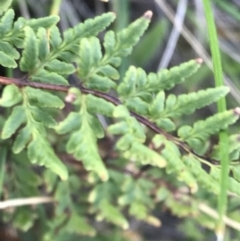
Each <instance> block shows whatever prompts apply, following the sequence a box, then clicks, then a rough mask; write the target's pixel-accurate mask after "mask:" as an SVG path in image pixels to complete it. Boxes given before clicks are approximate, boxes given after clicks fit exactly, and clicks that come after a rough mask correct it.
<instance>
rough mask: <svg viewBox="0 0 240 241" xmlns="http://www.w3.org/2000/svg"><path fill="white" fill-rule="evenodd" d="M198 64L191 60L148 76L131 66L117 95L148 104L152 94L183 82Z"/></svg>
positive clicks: (194, 70) (195, 69)
mask: <svg viewBox="0 0 240 241" xmlns="http://www.w3.org/2000/svg"><path fill="white" fill-rule="evenodd" d="M200 64H201V62H199V61H198V60H191V61H189V62H187V63H184V64H181V65H179V66H177V67H173V68H171V69H170V70H160V72H159V73H158V74H154V73H150V74H148V75H146V73H145V71H144V70H142V69H141V68H136V67H134V66H131V67H130V68H129V69H128V71H127V72H126V74H125V77H124V79H123V81H122V82H121V84H120V85H119V86H118V88H117V91H118V94H119V95H120V97H121V99H122V100H125V99H129V98H134V97H139V98H141V99H142V100H144V101H146V102H149V101H151V100H152V99H153V97H152V94H153V93H158V92H160V91H161V90H164V89H167V90H168V89H171V88H172V87H174V85H175V84H178V83H181V82H183V81H184V80H185V79H186V78H187V77H189V76H191V75H192V74H193V73H195V72H196V71H197V70H198V69H199V67H200Z"/></svg>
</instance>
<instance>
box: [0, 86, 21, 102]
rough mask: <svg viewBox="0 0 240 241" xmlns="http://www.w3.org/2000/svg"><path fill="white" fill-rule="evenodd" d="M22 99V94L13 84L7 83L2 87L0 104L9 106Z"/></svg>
mask: <svg viewBox="0 0 240 241" xmlns="http://www.w3.org/2000/svg"><path fill="white" fill-rule="evenodd" d="M21 101H22V95H21V93H20V91H19V89H18V88H17V86H15V85H8V86H6V87H5V88H4V90H3V93H2V98H1V99H0V106H3V107H11V106H13V105H16V104H18V103H19V102H21Z"/></svg>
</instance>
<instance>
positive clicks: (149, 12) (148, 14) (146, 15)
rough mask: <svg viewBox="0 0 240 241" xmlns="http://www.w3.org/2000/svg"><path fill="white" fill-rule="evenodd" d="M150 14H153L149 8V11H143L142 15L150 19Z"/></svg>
mask: <svg viewBox="0 0 240 241" xmlns="http://www.w3.org/2000/svg"><path fill="white" fill-rule="evenodd" d="M152 15H153V12H152V11H150V10H149V11H147V12H145V13H144V15H143V17H144V18H147V19H151V18H152Z"/></svg>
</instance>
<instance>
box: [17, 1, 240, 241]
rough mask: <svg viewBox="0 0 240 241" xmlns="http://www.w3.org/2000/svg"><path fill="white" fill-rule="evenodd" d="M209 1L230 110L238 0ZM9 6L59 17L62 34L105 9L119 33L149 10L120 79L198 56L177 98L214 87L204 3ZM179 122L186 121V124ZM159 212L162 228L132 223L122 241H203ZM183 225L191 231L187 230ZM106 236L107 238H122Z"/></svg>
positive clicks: (239, 95) (237, 53) (238, 84)
mask: <svg viewBox="0 0 240 241" xmlns="http://www.w3.org/2000/svg"><path fill="white" fill-rule="evenodd" d="M60 2H61V5H60V6H61V7H60V10H59V12H58V9H57V8H56V6H58V4H59V3H60ZM212 3H213V8H214V13H215V20H216V25H217V30H218V36H219V41H220V47H221V53H222V62H223V69H224V73H225V76H224V80H225V83H226V85H228V86H229V87H230V88H231V93H230V94H229V96H228V108H232V107H233V106H237V105H238V106H239V105H240V81H239V79H240V67H239V66H240V65H239V62H240V44H239V42H240V15H239V11H240V0H221V1H219V0H212ZM13 7H14V9H15V11H16V13H17V14H18V15H19V16H23V17H25V18H38V17H43V16H47V15H49V14H59V15H60V18H61V21H60V22H59V27H60V29H61V30H62V31H64V30H65V29H68V28H69V27H72V26H74V25H76V24H77V23H79V22H83V21H84V20H85V19H88V18H92V17H94V16H96V15H100V14H102V13H104V12H108V11H113V12H115V13H116V15H117V19H116V21H115V22H114V24H113V25H112V26H111V27H110V28H112V29H113V30H115V31H118V30H120V29H122V28H124V27H126V26H127V25H128V24H129V23H130V22H132V21H133V20H135V19H136V18H138V17H140V16H141V15H143V14H144V12H146V11H147V10H151V11H152V12H153V19H152V22H151V25H150V27H149V29H148V31H147V32H146V33H145V35H144V36H143V38H142V39H141V41H140V42H139V43H138V45H137V46H136V47H135V48H134V50H133V54H132V55H131V56H130V57H128V58H125V59H124V61H123V64H122V66H121V69H120V73H121V76H123V75H124V73H125V71H126V69H127V68H128V67H129V66H130V65H135V66H138V67H142V68H144V69H145V70H146V71H147V72H157V71H159V70H160V69H162V68H170V67H172V66H175V65H179V64H180V63H183V62H185V61H188V60H190V59H196V58H202V59H203V61H204V64H203V66H202V68H201V69H200V70H199V71H198V72H197V74H195V75H194V76H192V77H191V78H189V79H188V80H187V81H186V82H185V83H184V84H182V85H181V86H177V87H176V88H175V89H174V90H173V91H174V92H175V93H176V94H180V93H188V92H191V91H196V90H199V89H202V88H206V87H210V86H213V84H214V80H213V74H212V62H211V57H210V54H209V47H208V38H207V31H206V22H205V18H204V11H203V6H202V0H168V1H164V0H109V1H107V0H104V1H100V0H62V1H61V0H55V1H54V0H51V1H50V0H38V1H36V0H18V1H17V0H16V1H13ZM103 34H104V33H102V34H101V35H100V38H102V37H103ZM214 112H215V106H210V107H207V108H205V109H204V110H201V111H198V112H196V115H195V116H193V118H192V119H191V123H192V122H193V121H194V119H203V118H205V117H206V116H209V115H211V113H214ZM181 122H184V123H186V122H188V120H181ZM233 131H234V130H233ZM235 132H236V131H235ZM162 212H163V211H162ZM162 212H160V211H159V210H156V213H155V214H156V216H159V218H160V219H161V221H162V226H161V227H160V228H154V227H151V226H148V225H146V224H144V225H143V224H141V223H135V222H134V221H133V222H132V230H134V231H131V232H126V233H125V234H124V235H125V237H126V240H133V241H138V240H139V241H140V240H143V239H142V238H143V237H145V239H144V240H149V241H150V240H164V241H168V240H169V241H171V240H185V241H187V240H189V241H190V240H203V239H201V237H195V238H194V235H200V233H199V232H194V227H193V226H192V224H191V223H187V221H186V223H185V224H184V232H183V231H182V227H183V226H182V223H183V222H182V221H181V222H180V221H179V220H178V219H177V218H175V217H173V216H172V215H171V213H169V212H168V211H165V212H164V213H162ZM186 227H189V228H188V230H186ZM202 231H204V230H202ZM206 232H207V231H206ZM186 235H187V236H186ZM116 237H118V235H117V234H116ZM159 237H161V239H159ZM204 237H207V236H204ZM109 238H110V239H109V240H120V239H117V238H113V237H109ZM208 238H209V239H204V240H211V237H209V236H208ZM86 240H87V239H86ZM91 240H93V239H91ZM104 240H106V239H104ZM121 240H122V239H121Z"/></svg>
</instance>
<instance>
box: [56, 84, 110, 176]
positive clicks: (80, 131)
mask: <svg viewBox="0 0 240 241" xmlns="http://www.w3.org/2000/svg"><path fill="white" fill-rule="evenodd" d="M69 93H70V94H74V95H75V96H77V101H75V104H77V105H80V110H79V112H72V113H71V114H70V115H69V116H68V117H67V118H66V119H65V120H63V121H62V122H60V123H59V125H58V126H57V127H56V131H57V132H58V133H60V134H63V133H68V132H72V133H71V135H70V138H69V141H68V143H67V152H68V153H70V154H73V155H74V157H75V158H76V159H77V160H81V161H82V162H83V164H84V166H85V168H86V170H88V171H94V172H96V173H97V174H98V175H99V177H100V178H101V179H102V180H104V181H106V180H107V179H108V173H107V170H106V168H105V166H104V164H103V161H102V159H101V157H100V155H99V153H98V147H97V139H98V138H102V137H103V136H104V132H103V129H102V126H101V124H100V123H99V120H98V119H97V118H96V117H95V115H92V114H90V113H89V112H88V108H87V97H86V96H85V95H81V93H80V92H79V90H78V89H75V88H72V89H70V90H69ZM90 98H91V97H90ZM90 101H91V100H90ZM88 103H89V101H88ZM102 103H104V102H102ZM110 106H111V105H110ZM110 108H111V107H110ZM96 109H97V108H96ZM92 110H93V109H92ZM94 114H95V113H94Z"/></svg>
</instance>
